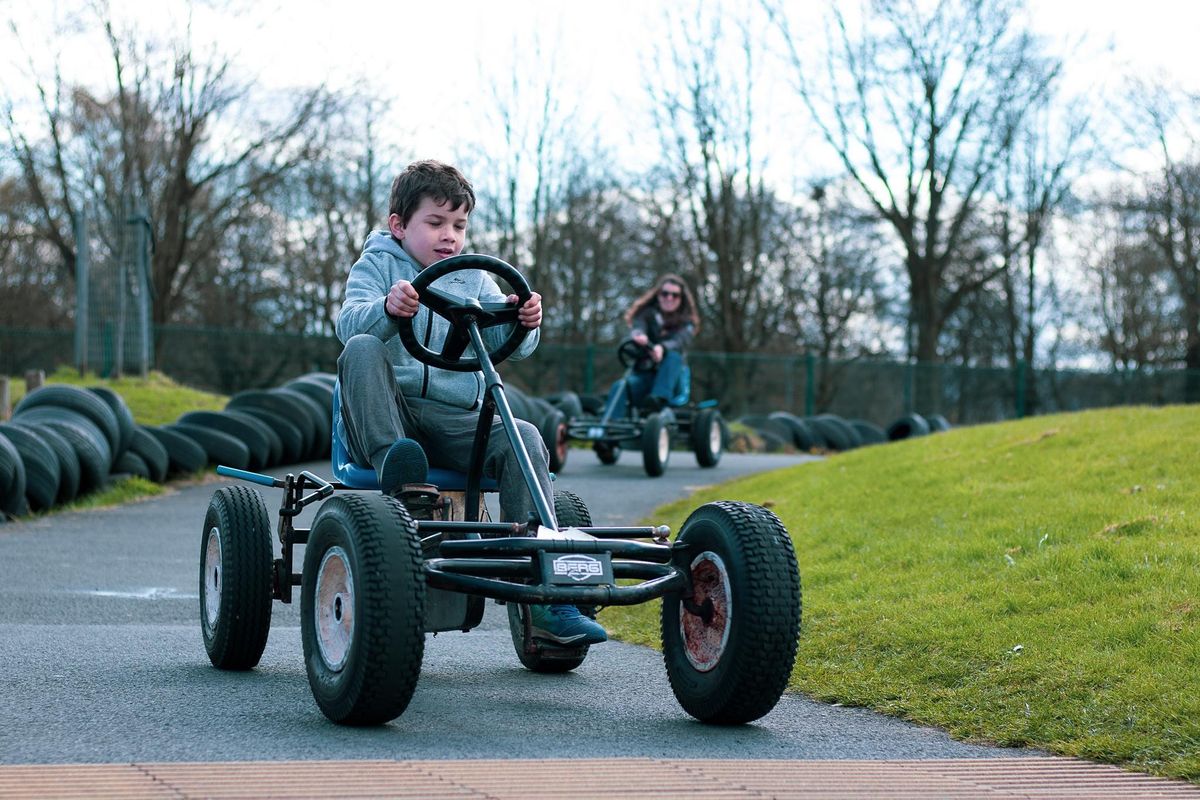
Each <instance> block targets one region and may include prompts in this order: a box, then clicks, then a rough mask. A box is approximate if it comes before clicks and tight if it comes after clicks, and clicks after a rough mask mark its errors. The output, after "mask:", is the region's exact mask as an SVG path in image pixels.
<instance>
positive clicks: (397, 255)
mask: <svg viewBox="0 0 1200 800" xmlns="http://www.w3.org/2000/svg"><path fill="white" fill-rule="evenodd" d="M474 206H475V194H474V191H473V190H472V188H471V184H470V183H469V182H468V181H467V179H466V178H465V177H464V176H463V175H462V173H461V172H459V171H458V170H457V169H455V168H454V167H452V166H450V165H448V164H442V163H439V162H435V161H418V162H415V163H413V164H410V165H409V166H408V168H406V169H405V170H404V171H403V172H402V173H401V174H400V175H399V176H398V177H397V178H396V180H395V182H394V183H393V185H392V191H391V198H390V202H389V207H388V212H389V213H388V230H387V231H376V232H374V233H372V234H371V235H370V236H369V237H368V238H367V242H366V245H365V246H364V248H363V253H362V256H361V257H360V258H359V260H358V261H357V262H355V264H354V266H353V267H351V269H350V275H349V277H348V279H347V281H346V293H345V298H344V300H343V302H342V309H341V313H340V314H339V316H338V320H337V334H338V338H340V339H341V340H342V342H343V344H344V345H345V348H344V350H343V351H342V354H341V357H340V358H339V359H338V382H339V385H340V390H341V397H340V401H341V410H342V413H341V420H340V421H337V422H335V424H338V425H339V433H341V434H342V436H343V438H344V441H345V443H346V449H347V451H348V452H349V454H350V456H351V458H352V459H353V460H354V462H355V463H358V464H361V465H364V466H368V465H369V466H371V467H373V468H374V469H375V471H376V473H377V475H378V477H379V485H380V488H381V489H382V490H383V491H384V492H385V493H387V494H392V495H399V494H400V493H401V492H402V491H403V490H404V486H405V485H407V484H423V483H424V482H425V479H426V472H427V466H426V463H425V459H426V458H428V460H429V463H431V464H432V465H433V466H435V467H444V468H447V469H452V470H459V471H466V469H467V467H468V465H469V463H470V458H471V447H472V444H473V442H474V438H475V426H476V422H477V420H478V416H479V415H478V410H479V408H480V405H481V404H482V401H483V388H484V387H483V382H482V381H481V380H480V379H479V376H478V375H477V374H475V373H469V372H462V371H457V370H452V369H445V368H442V367H438V366H431V365H429V364H422V363H421V362H419V361H418V360H417V359H415V358H413V357H412V355H410V354H409V353H408V352H407V351H406V350H405V349H404V347H403V346H402V345H401V343H400V340H399V339H398V338H397V332H398V329H397V323H398V322H399V321H400V320H411V322H412V328H413V330H414V331H415V332H416V336H417V337H418V340H419V341H420V343H421V345H422V346H423V347H426V348H429V349H431V350H434V351H441V350H442V349H443V348H445V347H447V346H448V345H455V344H457V345H458V346H459V351H460V352H461V351H462V350H463V349H466V347H467V346H468V343H467V342H465V341H463V342H458V343H452V342H448V341H447V336H448V335H449V333H450V331H451V326H450V323H449V321H448V320H446V319H445V318H443V317H441V316H439V315H437V314H435V313H433V312H431V311H430V310H428V309H422V307H421V305H420V300H421V298H420V295H419V294H418V292H417V291H416V290H415V289H414V288H413V285H412V280H413V279H414V278H415V277H416V276H417V273H419V272H420V271H421V270H422V269H424V268H425V267H428V266H430V265H432V264H434V263H435V262H438V261H440V260H442V259H444V258H448V257H452V256H456V255H458V254H459V253H460V252H461V251H462V248H463V244H464V242H465V239H466V231H467V223H468V218H469V215H470V213H471V211H472V209H473V208H474ZM430 290H431V291H435V292H436V291H444V292H448V293H451V294H453V295H455V296H458V297H469V298H474V299H476V300H478V301H479V302H481V303H485V304H488V303H491V304H504V303H512V304H516V302H517V300H518V298H517V296H516V295H506V294H504V293H502V292H501V291H500V289H499V287H498V286H497V285H496V283H495V281H494V280H493V278H492V277H491V276H490V275H489V274H488V273H487V272H484V271H481V270H464V271H459V272H456V273H454V274H453V275H452V276H448V277H447V278H446V279H445V280H444V281H440V282H438V284H437V285H436V286H431V287H430ZM541 320H542V304H541V296H540V295H539V294H537V293H536V292H532V293H530V295H529V297H528V298H521V303H520V306H519V307H518V309H517V314H516V324H517V325H519V326H520V327H522V328H524V329H526V331H527V332H528V334H529V335H527V336H525V337H524V341H523V342H522V343H521V344H520V346H519V347H517V348H516V350H515V351H514V352H513V353H512V354H511V355H510V356H509V357H510V358H517V359H519V358H524V357H526V356H528V355H529V354H530V353H532V352H533V350H534V348H535V347H536V346H537V343H538V334H539V331H538V328H539V326H540V325H541ZM509 327H511V326H509ZM482 333H483V336H484V341H485V342H487V343H488V344H489V346H492V345H497V344H499V343H502V342H503V341H504V340H505V338H506V337H507V336H509V331H507V330H505V326H494V327H489V328H485V329H484V330H483V331H482ZM499 424H500V422H499V420H496V425H499ZM516 427H517V430H518V433H519V435H520V438H521V441H522V442H523V444H524V447H525V449H526V450H527V451H528V452H529V453H530V456H531V462H532V465H533V469H534V474H535V476H536V477H537V481H538V483H539V485H540V486H541V488H542V494H543V495H544V496H546V497H550V496H551V494H552V491H551V488H550V471H549V466H548V461H549V456H548V453H547V451H546V447H545V444H544V443H543V441H542V437H541V434H540V433H539V431H538V430H537V428H536V427H534V426H533V425H531V424H530V423H528V422H525V421H517V423H516ZM483 470H484V475H485V476H486V477H488V478H492V479H494V480H495V481H496V482H497V484H498V485H499V489H500V517H501V519H502V520H504V521H508V522H527V521H528V520H529V516H530V513H531V512H532V511H533V510H534V509H533V507H532V506H531V504H530V498H529V492H528V491H527V489H526V488H525V479H524V476H523V475H522V474H521V469H520V465H519V463H518V461H517V455H516V451H515V449H514V448H513V446H512V445H511V444H510V443H509V441H508V439H507V438H506V437H504V436H492V437H491V438H490V439H489V440H488V448H487V452H486V454H485V456H484V463H483ZM552 510H553V509H551V511H552ZM542 523H543V524H545V525H547V526H549V527H554V525H555V519H554V518H553V516H551V517H549V518H547V519H543V520H542ZM531 613H532V617H533V622H534V627H535V628H536V629H537V632H538V634H539V635H541V636H543V637H544V638H547V639H550V640H552V641H554V642H557V643H559V644H594V643H597V642H602V641H604V640H605V639H606V638H607V637H606V635H605V632H604V629H603V628H602V627H601V626H600V625H599V624H597V623H596V622H595V621H593V620H591V619H589V618H587V617H585V616H583V615H581V614H580V613H579V611H578V610H577V609H575V608H574V607H571V606H540V605H539V606H535V607H534V608H533V609H532V611H531Z"/></svg>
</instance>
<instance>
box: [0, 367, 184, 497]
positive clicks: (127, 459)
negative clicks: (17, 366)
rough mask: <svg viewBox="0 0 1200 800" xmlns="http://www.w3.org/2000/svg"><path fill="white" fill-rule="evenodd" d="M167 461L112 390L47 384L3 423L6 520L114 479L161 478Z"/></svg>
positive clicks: (0, 488)
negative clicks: (128, 476) (113, 477)
mask: <svg viewBox="0 0 1200 800" xmlns="http://www.w3.org/2000/svg"><path fill="white" fill-rule="evenodd" d="M165 458H166V455H165V453H163V452H162V449H161V448H159V447H157V446H156V445H154V444H153V443H150V442H149V441H148V440H147V436H146V434H145V433H144V431H143V430H142V428H141V426H138V425H137V424H136V423H135V422H134V420H133V415H132V414H131V413H130V412H129V407H128V406H127V405H125V401H124V400H123V399H122V398H121V396H120V395H118V394H117V393H116V392H114V391H112V390H111V389H109V388H107V387H104V386H92V387H88V388H86V389H85V388H81V387H79V386H71V385H66V384H50V385H48V386H43V387H41V388H40V389H37V390H36V391H33V392H30V393H29V394H28V395H26V396H25V397H24V398H22V399H21V402H19V403H18V404H17V407H16V408H15V409H13V415H12V419H11V420H9V421H8V422H5V423H0V511H2V512H3V514H2V515H0V516H3V517H5V518H7V517H15V516H21V515H23V514H27V513H29V512H36V511H44V510H46V509H48V508H51V507H53V506H55V505H60V504H62V503H69V502H71V501H72V500H74V499H75V498H77V497H81V496H83V495H86V494H88V493H90V492H94V491H96V490H98V489H102V488H104V487H105V486H107V485H108V482H109V480H110V478H111V476H113V475H123V474H136V475H141V476H143V477H147V478H151V479H154V476H156V475H160V474H161V473H162V471H163V470H164V469H165Z"/></svg>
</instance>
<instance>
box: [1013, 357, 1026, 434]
mask: <svg viewBox="0 0 1200 800" xmlns="http://www.w3.org/2000/svg"><path fill="white" fill-rule="evenodd" d="M1027 367H1028V364H1026V363H1025V359H1023V358H1018V359H1017V403H1016V411H1017V419H1024V418H1025V386H1026V382H1027V381H1028V380H1029V376H1028V375H1027V374H1026V369H1027Z"/></svg>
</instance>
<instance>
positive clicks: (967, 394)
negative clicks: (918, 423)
mask: <svg viewBox="0 0 1200 800" xmlns="http://www.w3.org/2000/svg"><path fill="white" fill-rule="evenodd" d="M154 338H155V353H156V355H157V365H156V366H157V369H160V370H161V371H162V372H164V373H165V374H167V375H168V376H170V377H171V378H173V379H175V380H177V381H179V382H181V383H184V384H187V385H189V386H194V387H197V388H202V389H208V390H211V391H217V392H222V393H225V394H231V393H233V392H236V391H238V390H241V389H249V388H260V387H266V386H275V385H278V384H280V383H282V382H283V381H286V380H288V379H290V378H293V377H295V376H297V375H302V374H304V373H307V372H332V371H334V370H335V369H336V366H337V356H338V353H340V352H341V345H340V343H339V342H338V341H337V340H336V339H334V338H332V337H321V336H305V335H302V334H284V333H267V332H261V331H240V330H229V329H212V328H191V327H177V326H168V327H163V328H159V329H157V330H156V331H155V337H154ZM106 341H107V342H109V344H105V342H106ZM100 342H101V344H100V347H99V348H98V349H97V350H95V351H94V352H96V353H97V354H98V355H97V357H96V358H95V359H94V360H93V361H92V363H91V367H92V370H93V371H94V372H96V374H99V375H102V376H105V375H109V374H112V372H113V371H114V370H115V369H116V366H117V359H116V353H115V350H114V348H115V346H116V345H115V339H112V340H106V339H105V338H104V336H103V334H102V335H101V338H100ZM73 352H74V350H73V334H72V332H71V331H69V330H14V329H5V328H0V374H4V375H16V376H19V375H21V374H23V372H24V371H25V370H29V369H44V370H46V371H47V372H51V371H53V370H54V369H55V368H57V367H59V366H64V365H71V364H73V363H74V361H73ZM688 360H689V363H690V366H691V375H692V397H693V399H696V400H704V399H714V400H717V401H718V402H720V404H721V407H722V409H723V411H724V412H725V414H726V416H727V417H729V418H731V419H732V418H736V417H737V416H740V415H742V414H748V413H769V412H771V411H790V412H792V413H794V414H798V415H801V416H810V415H812V414H816V413H823V412H830V413H834V414H838V415H840V416H842V417H845V418H847V419H865V420H868V421H870V422H874V423H875V424H877V425H880V426H887V425H888V424H889V423H890V422H892V421H893V420H895V419H896V418H897V417H899V416H902V415H904V414H907V413H909V412H911V411H917V412H919V413H922V414H933V413H938V414H942V415H943V416H945V417H946V418H947V419H948V420H949V421H950V422H952V423H954V424H956V425H968V424H975V423H981V422H994V421H997V420H1003V419H1013V418H1017V417H1022V416H1026V415H1029V414H1043V413H1050V412H1054V411H1077V410H1081V409H1085V408H1099V407H1105V406H1116V405H1134V404H1137V405H1165V404H1172V403H1185V402H1194V401H1196V400H1197V399H1198V387H1200V372H1197V371H1190V372H1189V371H1187V370H1154V371H1139V372H1130V371H1087V370H1028V369H1026V368H1025V367H1024V366H1023V365H1018V367H1017V368H1015V369H1009V368H994V369H991V368H977V367H960V366H952V365H945V364H934V365H931V364H914V363H903V362H896V361H880V360H865V359H860V360H853V361H823V360H821V359H818V358H815V357H812V356H807V355H803V354H801V355H760V354H737V355H735V354H728V353H712V352H692V353H690V354H689V356H688ZM500 371H501V372H502V374H503V375H504V377H505V380H506V381H508V382H509V383H511V384H512V385H514V386H517V387H519V388H521V389H523V390H525V391H526V392H528V393H530V394H537V395H546V394H550V393H553V392H561V391H568V390H569V391H574V392H577V393H580V394H602V393H604V392H605V391H606V390H607V388H608V387H609V385H611V383H612V382H613V381H614V380H616V379H617V378H618V377H620V375H621V373H622V368H621V366H620V364H619V363H618V361H617V358H616V345H615V343H614V344H598V345H587V346H578V347H573V346H564V345H555V344H553V343H546V342H544V343H543V344H542V345H541V347H540V348H539V349H538V352H537V354H536V355H534V357H533V358H530V359H528V360H525V361H508V362H505V363H504V364H502V365H501V367H500ZM919 385H925V386H927V387H928V388H929V391H927V392H925V393H922V394H921V395H920V396H923V397H931V398H932V401H931V402H930V403H928V404H927V405H928V406H929V407H919V406H920V405H921V404H920V403H918V402H917V400H916V398H917V396H918V394H917V392H918V386H919Z"/></svg>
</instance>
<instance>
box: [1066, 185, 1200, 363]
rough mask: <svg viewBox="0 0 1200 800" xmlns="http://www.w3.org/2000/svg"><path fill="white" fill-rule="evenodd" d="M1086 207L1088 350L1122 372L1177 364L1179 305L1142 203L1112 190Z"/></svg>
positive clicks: (1124, 192)
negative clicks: (1091, 318) (1091, 328)
mask: <svg viewBox="0 0 1200 800" xmlns="http://www.w3.org/2000/svg"><path fill="white" fill-rule="evenodd" d="M1092 206H1093V213H1092V215H1091V216H1092V220H1091V224H1090V225H1089V227H1088V230H1089V231H1091V234H1090V235H1089V237H1088V241H1087V242H1086V243H1085V244H1084V255H1085V259H1086V264H1087V268H1088V269H1087V273H1086V277H1087V279H1088V284H1089V287H1090V291H1089V293H1088V296H1089V298H1090V300H1091V303H1092V305H1093V306H1094V308H1093V313H1094V314H1095V318H1096V319H1097V320H1098V322H1099V326H1098V329H1097V330H1096V331H1095V334H1094V345H1095V346H1096V347H1097V349H1098V350H1099V351H1100V352H1101V353H1103V354H1104V355H1106V356H1107V357H1108V358H1109V359H1110V360H1111V363H1112V365H1113V366H1114V367H1116V368H1119V369H1122V370H1127V371H1139V370H1143V369H1147V368H1153V367H1159V366H1170V365H1173V364H1177V363H1178V361H1179V356H1180V354H1181V350H1182V344H1183V342H1182V341H1181V340H1182V339H1183V337H1184V334H1183V331H1182V330H1181V327H1182V326H1181V325H1180V322H1181V319H1180V313H1179V302H1178V300H1177V294H1176V292H1174V291H1173V290H1172V283H1173V280H1172V275H1171V271H1170V269H1169V268H1168V267H1167V265H1166V264H1165V263H1164V261H1163V259H1162V254H1161V251H1160V249H1159V248H1158V246H1157V245H1156V243H1155V242H1154V241H1153V239H1152V238H1151V236H1150V234H1149V233H1148V231H1147V227H1146V219H1145V215H1144V211H1143V209H1144V199H1143V198H1142V197H1141V196H1140V194H1139V193H1136V192H1133V191H1132V190H1130V189H1128V188H1124V187H1121V186H1117V185H1114V186H1112V187H1111V188H1109V189H1108V190H1107V191H1106V193H1105V194H1104V195H1101V196H1100V197H1098V198H1096V199H1094V200H1093V202H1092Z"/></svg>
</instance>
